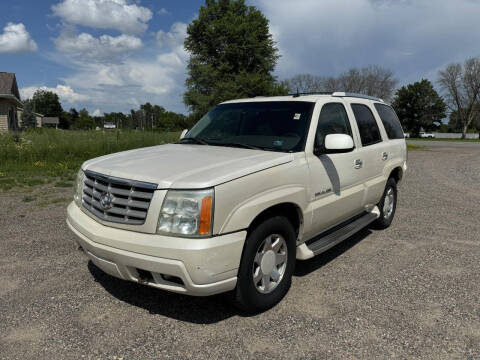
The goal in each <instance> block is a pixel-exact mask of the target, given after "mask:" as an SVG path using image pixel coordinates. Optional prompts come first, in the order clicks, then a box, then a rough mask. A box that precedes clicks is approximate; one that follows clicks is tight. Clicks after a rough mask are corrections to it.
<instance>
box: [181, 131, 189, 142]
mask: <svg viewBox="0 0 480 360" xmlns="http://www.w3.org/2000/svg"><path fill="white" fill-rule="evenodd" d="M187 132H188V129H183V131H182V133H181V134H180V140H182V139H183V138H184V137H185V135H187Z"/></svg>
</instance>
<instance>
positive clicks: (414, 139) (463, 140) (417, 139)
mask: <svg viewBox="0 0 480 360" xmlns="http://www.w3.org/2000/svg"><path fill="white" fill-rule="evenodd" d="M407 140H409V141H410V140H412V141H458V142H465V141H466V142H480V139H439V138H434V139H432V138H428V139H427V138H425V139H423V138H408V139H407Z"/></svg>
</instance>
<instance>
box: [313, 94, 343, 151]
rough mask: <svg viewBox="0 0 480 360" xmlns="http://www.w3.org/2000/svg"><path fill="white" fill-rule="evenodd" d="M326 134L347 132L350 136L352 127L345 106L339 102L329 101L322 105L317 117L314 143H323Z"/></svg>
mask: <svg viewBox="0 0 480 360" xmlns="http://www.w3.org/2000/svg"><path fill="white" fill-rule="evenodd" d="M328 134H347V135H350V136H352V129H351V128H350V122H349V120H348V115H347V112H346V111H345V107H344V106H343V105H342V104H340V103H329V104H325V105H323V107H322V111H321V112H320V117H319V119H318V126H317V133H316V134H315V136H316V145H323V143H324V141H325V136H327V135H328Z"/></svg>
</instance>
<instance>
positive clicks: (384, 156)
mask: <svg viewBox="0 0 480 360" xmlns="http://www.w3.org/2000/svg"><path fill="white" fill-rule="evenodd" d="M387 159H388V153H387V152H386V151H384V152H383V154H382V160H383V161H385V160H387Z"/></svg>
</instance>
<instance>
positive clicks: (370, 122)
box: [352, 104, 382, 146]
mask: <svg viewBox="0 0 480 360" xmlns="http://www.w3.org/2000/svg"><path fill="white" fill-rule="evenodd" d="M352 110H353V114H354V115H355V120H357V124H358V130H359V131H360V139H362V145H363V146H368V145H372V144H376V143H378V142H380V141H382V136H381V135H380V130H379V129H378V125H377V121H376V120H375V118H374V116H373V114H372V111H371V110H370V109H369V108H368V106H365V105H362V104H352Z"/></svg>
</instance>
